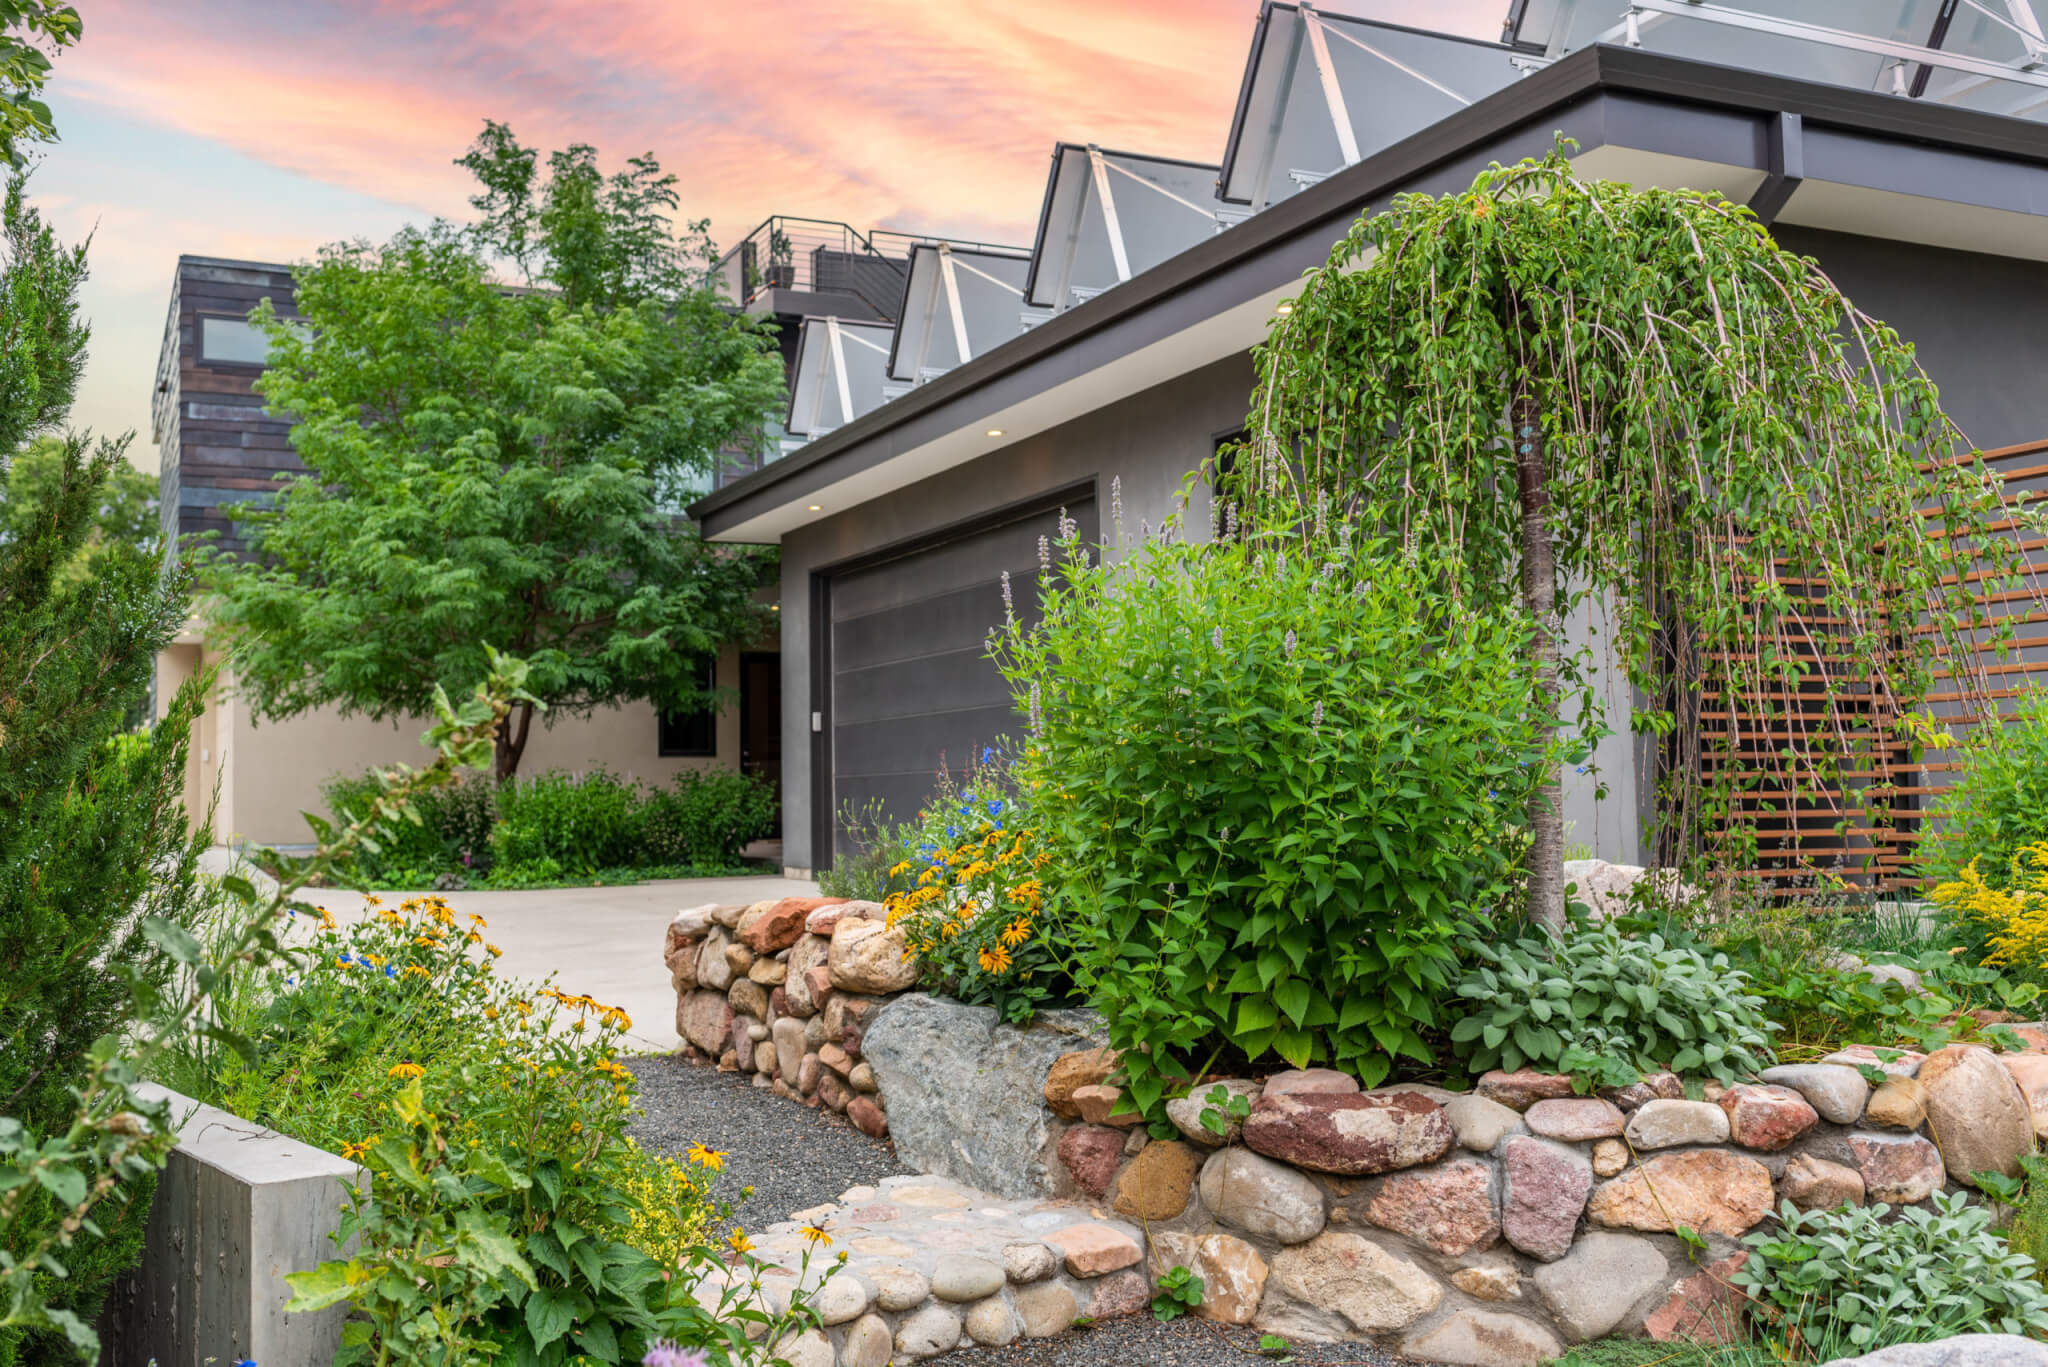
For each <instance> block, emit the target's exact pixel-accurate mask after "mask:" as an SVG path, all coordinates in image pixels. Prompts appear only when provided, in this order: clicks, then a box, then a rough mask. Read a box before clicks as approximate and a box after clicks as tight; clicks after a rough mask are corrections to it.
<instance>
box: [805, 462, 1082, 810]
mask: <svg viewBox="0 0 2048 1367" xmlns="http://www.w3.org/2000/svg"><path fill="white" fill-rule="evenodd" d="M1061 506H1062V504H1061V503H1060V502H1049V503H1047V504H1040V505H1035V506H1033V507H1030V508H1028V509H1023V510H1020V511H1019V512H1017V513H1016V514H1015V515H1014V516H1009V517H1004V518H1001V519H999V520H997V521H995V522H993V523H992V524H991V523H982V524H980V525H977V526H975V527H973V528H971V529H967V530H963V531H961V532H959V533H957V534H953V535H950V536H946V537H944V538H941V539H937V540H934V541H931V542H926V543H923V544H921V545H916V546H912V547H909V548H907V549H905V550H903V551H901V552H899V553H894V554H891V555H890V556H888V557H887V558H885V559H882V560H880V561H877V562H874V563H868V564H862V565H859V566H857V567H854V568H850V569H848V570H845V571H841V572H838V573H834V574H833V575H831V576H830V577H829V579H828V580H827V592H826V594H825V598H826V606H827V611H828V620H829V623H830V637H829V652H828V653H829V670H830V688H831V694H830V701H831V705H830V707H829V709H827V714H828V716H827V720H826V723H825V724H826V734H827V736H828V737H829V752H830V753H829V756H828V761H829V764H830V768H831V774H832V781H831V784H830V785H829V789H828V790H829V791H830V792H831V794H832V809H831V810H832V814H834V815H836V814H837V813H841V812H844V811H845V810H846V809H847V805H848V804H849V803H850V804H852V806H853V807H854V808H855V809H857V810H858V809H863V808H865V807H866V806H867V804H869V803H870V802H880V803H881V804H882V808H883V810H884V811H885V812H886V813H887V814H888V815H889V817H890V818H891V819H893V820H899V821H900V820H907V819H908V818H909V817H910V816H911V815H913V814H914V813H915V812H916V811H917V809H918V807H919V806H920V805H921V804H922V803H923V802H924V800H925V799H926V798H927V797H929V796H930V794H931V790H932V783H933V780H934V776H935V775H936V774H937V772H938V769H939V766H940V764H941V763H944V764H946V765H948V766H949V767H950V768H951V769H952V771H953V772H954V773H956V774H957V773H958V772H959V770H960V768H961V765H962V762H963V761H965V760H967V759H968V758H969V757H970V756H973V755H975V754H978V753H980V751H981V748H982V747H983V746H985V745H988V744H991V743H992V742H994V741H996V740H998V739H1000V738H1002V737H1005V736H1007V737H1010V738H1012V739H1015V738H1017V737H1019V736H1020V734H1021V732H1022V730H1023V721H1022V719H1021V718H1020V717H1019V716H1018V715H1017V714H1016V712H1015V710H1014V709H1013V708H1012V706H1011V702H1010V692H1009V686H1008V685H1007V684H1005V683H1004V682H1003V676H1002V674H1001V673H1000V672H999V671H998V670H997V669H996V667H995V665H994V664H993V663H991V662H990V661H989V660H988V658H987V657H986V655H985V654H984V652H983V642H984V639H985V638H986V637H987V635H988V630H989V628H990V627H992V626H995V625H998V624H999V623H1000V622H1001V621H1002V619H1003V593H1002V574H1003V571H1005V570H1008V571H1009V572H1010V580H1011V584H1012V586H1013V587H1012V593H1013V597H1014V600H1015V602H1016V607H1017V613H1018V615H1019V616H1020V617H1023V618H1025V619H1026V620H1029V619H1030V618H1031V617H1033V616H1035V615H1036V612H1037V590H1036V587H1035V585H1036V577H1037V573H1038V539H1039V537H1041V536H1046V537H1054V536H1057V534H1058V526H1059V516H1060V507H1061ZM1064 506H1065V508H1066V510H1067V515H1068V516H1069V517H1071V518H1073V519H1074V520H1075V522H1077V523H1078V524H1079V526H1080V531H1081V535H1082V537H1083V538H1084V539H1085V540H1087V541H1089V542H1091V543H1092V542H1094V541H1095V540H1096V539H1097V537H1096V519H1095V503H1094V496H1093V494H1092V492H1087V491H1082V492H1079V493H1073V492H1070V493H1069V494H1068V495H1067V496H1066V498H1065V500H1064ZM820 788H821V790H827V789H826V785H822V784H821V785H820ZM820 815H821V816H823V815H824V814H822V813H821V814H820ZM838 824H839V823H837V822H836V821H835V822H834V828H835V830H836V829H837V828H838ZM844 841H845V834H844V832H843V831H840V832H839V836H838V840H837V842H836V843H837V844H838V845H840V846H843V844H844Z"/></svg>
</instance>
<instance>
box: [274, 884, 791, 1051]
mask: <svg viewBox="0 0 2048 1367" xmlns="http://www.w3.org/2000/svg"><path fill="white" fill-rule="evenodd" d="M378 895H379V896H381V897H382V898H383V899H384V900H385V901H387V902H399V901H403V900H404V899H405V898H406V897H407V896H409V895H411V894H407V893H392V892H387V893H380V894H378ZM441 895H442V896H443V897H445V898H447V899H448V905H449V907H451V908H452V909H453V910H454V912H455V914H456V915H457V916H468V915H470V914H471V913H474V914H476V915H478V916H481V917H483V918H484V920H485V922H487V923H488V929H487V930H486V932H485V935H486V938H488V939H489V940H490V942H491V943H492V944H494V945H497V946H498V947H499V948H500V949H502V950H504V951H505V956H504V957H503V958H502V959H500V960H499V961H498V969H499V971H500V972H502V973H506V974H509V975H511V976H512V977H516V978H528V979H532V980H533V981H536V982H538V981H540V980H541V979H543V978H545V977H547V976H548V975H549V974H551V973H552V974H553V975H554V977H555V985H556V986H557V987H559V988H561V989H562V990H563V991H564V992H580V993H585V994H587V995H589V996H592V997H595V998H597V999H598V1000H599V1001H601V1002H603V1003H605V1004H606V1005H607V1006H616V1007H619V1008H621V1009H622V1010H624V1011H625V1013H626V1014H627V1015H629V1016H631V1017H632V1018H633V1028H632V1029H631V1030H630V1031H629V1032H627V1041H628V1047H629V1048H632V1049H639V1050H660V1051H662V1052H667V1051H669V1050H672V1049H674V1048H675V1047H676V1046H677V1044H678V1043H679V1042H680V1041H679V1040H678V1038H677V1036H676V994H675V989H674V988H673V987H672V986H670V984H669V977H668V969H667V967H666V966H664V965H663V963H662V962H661V939H662V934H663V932H665V931H666V930H667V929H668V923H669V918H670V917H672V916H674V915H675V914H676V912H677V911H679V910H681V909H682V908H684V907H694V906H701V905H703V904H704V903H706V902H759V901H763V900H765V899H767V898H770V897H816V896H817V895H818V885H817V884H816V883H809V882H804V881H802V880H800V879H794V878H768V877H762V878H672V879H666V880H663V881H660V882H654V883H640V884H636V885H634V886H632V887H625V888H552V889H546V890H543V891H539V892H481V891H478V892H445V893H442V894H441ZM304 896H305V897H306V899H307V900H308V901H311V902H313V903H316V904H318V905H321V906H325V907H326V908H327V909H328V910H329V911H331V912H333V913H334V915H335V916H337V917H339V918H342V919H351V918H355V917H359V916H361V915H362V909H363V897H362V894H361V893H355V892H344V891H341V890H339V889H334V888H328V889H317V888H309V889H308V890H307V891H306V893H305V894H304Z"/></svg>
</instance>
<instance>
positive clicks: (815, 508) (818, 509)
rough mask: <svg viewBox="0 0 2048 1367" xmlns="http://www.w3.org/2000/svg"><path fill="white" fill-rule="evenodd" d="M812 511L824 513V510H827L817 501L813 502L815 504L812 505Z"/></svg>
mask: <svg viewBox="0 0 2048 1367" xmlns="http://www.w3.org/2000/svg"><path fill="white" fill-rule="evenodd" d="M811 511H812V512H814V513H822V512H824V511H825V509H824V507H823V505H821V504H817V503H813V504H812V505H811Z"/></svg>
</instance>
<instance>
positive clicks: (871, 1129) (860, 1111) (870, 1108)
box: [846, 1096, 889, 1139]
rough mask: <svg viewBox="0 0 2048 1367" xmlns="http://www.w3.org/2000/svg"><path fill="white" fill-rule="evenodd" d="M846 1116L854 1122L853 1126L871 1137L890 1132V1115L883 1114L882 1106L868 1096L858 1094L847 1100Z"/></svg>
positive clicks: (875, 1137)
mask: <svg viewBox="0 0 2048 1367" xmlns="http://www.w3.org/2000/svg"><path fill="white" fill-rule="evenodd" d="M846 1118H847V1119H848V1120H851V1121H852V1122H853V1128H855V1129H856V1130H859V1131H860V1132H861V1133H862V1134H864V1135H866V1136H867V1137H868V1138H870V1139H880V1138H881V1137H882V1136H883V1135H885V1134H887V1133H889V1117H888V1116H886V1115H884V1114H882V1108H881V1107H880V1106H877V1105H876V1104H875V1103H874V1101H873V1100H872V1099H870V1098H868V1097H864V1096H857V1097H855V1098H854V1099H853V1100H851V1101H849V1102H847V1103H846Z"/></svg>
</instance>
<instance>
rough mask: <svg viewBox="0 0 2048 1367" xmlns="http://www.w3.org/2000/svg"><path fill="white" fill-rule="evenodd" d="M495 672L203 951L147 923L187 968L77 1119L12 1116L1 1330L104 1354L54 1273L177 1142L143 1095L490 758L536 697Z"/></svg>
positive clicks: (246, 887)
mask: <svg viewBox="0 0 2048 1367" xmlns="http://www.w3.org/2000/svg"><path fill="white" fill-rule="evenodd" d="M51 563H54V560H53V561H52V562H51ZM490 667H491V672H490V674H489V676H488V677H487V678H486V679H485V680H484V682H482V683H480V684H479V685H478V686H477V691H476V695H475V696H474V697H473V698H471V699H470V700H469V701H467V702H465V703H463V704H462V705H461V706H459V707H457V706H454V705H451V704H450V703H449V701H448V699H447V696H446V695H445V694H437V695H436V697H435V698H434V701H433V710H434V715H435V717H436V721H435V723H434V725H433V726H432V727H431V728H430V729H429V730H428V732H427V743H428V745H429V746H431V747H432V748H434V749H435V750H436V751H437V752H438V757H437V758H436V759H435V760H434V762H433V763H432V764H430V765H428V766H427V767H426V768H425V769H424V770H421V771H418V772H411V771H408V770H406V769H404V768H403V767H402V766H400V767H394V768H393V769H392V770H390V771H388V772H387V775H386V779H387V782H386V788H385V792H384V794H383V796H382V797H381V798H380V799H379V800H377V801H376V802H374V803H372V804H371V806H370V808H369V809H368V810H367V811H366V812H365V813H364V814H363V815H362V817H360V818H359V819H358V820H357V821H355V822H353V823H351V824H350V825H349V826H347V827H346V828H344V829H340V830H337V829H336V828H334V827H333V826H331V825H330V824H328V823H327V822H326V821H324V820H323V819H321V818H319V817H311V818H310V820H311V822H312V824H313V827H314V832H315V835H316V837H317V838H318V841H319V843H318V845H317V846H316V847H315V849H314V851H313V852H312V853H311V854H310V855H304V856H294V855H285V854H280V853H278V852H276V851H265V852H263V853H262V856H261V859H262V864H263V871H264V872H265V873H266V874H267V875H268V877H269V879H270V880H271V891H269V892H268V893H263V892H259V891H258V890H257V888H256V886H255V885H254V884H253V883H252V882H251V881H250V880H249V879H248V878H246V877H243V876H241V875H239V874H232V875H229V876H227V877H224V878H222V879H221V880H220V882H219V887H220V890H221V892H222V893H223V894H224V895H225V896H226V897H229V898H232V899H233V901H234V903H236V904H237V906H236V909H235V911H234V912H233V913H232V915H231V917H230V919H229V920H228V922H227V924H226V926H225V928H224V929H223V930H222V932H221V934H219V936H218V937H217V938H216V939H215V941H214V943H213V944H211V945H203V944H202V943H201V942H200V940H199V938H198V937H197V936H195V935H194V934H193V933H192V932H191V930H190V929H188V928H187V927H185V926H183V925H180V924H178V923H177V922H176V921H174V920H170V919H167V918H165V917H163V916H159V915H144V916H143V917H142V918H141V920H140V922H139V927H138V928H139V929H140V931H141V933H142V934H143V936H144V937H146V938H147V939H148V940H149V941H150V942H151V943H152V944H154V945H156V946H157V947H158V948H159V949H161V950H162V951H163V953H164V954H165V955H167V956H168V957H169V958H170V959H171V960H172V961H174V963H175V964H176V971H175V972H174V973H173V974H172V975H171V976H170V978H169V980H168V981H166V982H163V983H156V982H152V981H150V980H149V979H148V978H147V977H138V978H136V979H135V980H134V985H135V989H136V992H135V997H134V999H133V1002H132V1005H131V1007H130V1012H129V1015H128V1018H127V1019H125V1020H123V1021H121V1022H120V1023H119V1024H117V1026H116V1027H115V1028H114V1029H112V1030H110V1031H109V1032H108V1033H106V1034H104V1035H101V1036H100V1037H99V1038H98V1039H97V1040H95V1041H94V1042H93V1044H92V1047H91V1049H90V1050H89V1052H88V1054H87V1056H86V1057H85V1058H84V1059H82V1060H79V1061H78V1062H77V1063H76V1064H75V1065H74V1066H73V1067H72V1068H71V1070H70V1082H69V1087H70V1095H71V1104H70V1106H69V1107H68V1108H67V1110H66V1112H65V1113H64V1114H62V1115H60V1116H58V1117H56V1118H54V1119H52V1120H47V1121H46V1120H44V1119H42V1118H38V1117H29V1118H24V1117H22V1116H19V1115H14V1114H0V1335H9V1336H13V1335H19V1334H23V1333H29V1332H40V1331H51V1330H54V1331H56V1332H59V1333H61V1334H63V1335H64V1336H65V1338H66V1339H68V1340H69V1342H70V1344H71V1346H72V1348H73V1349H74V1350H75V1351H76V1354H77V1356H78V1357H79V1358H80V1359H81V1360H86V1361H90V1360H93V1359H94V1358H96V1357H97V1355H98V1352H99V1343H98V1337H97V1335H95V1333H94V1332H93V1329H92V1326H91V1325H90V1324H89V1323H88V1322H87V1321H86V1319H85V1317H84V1316H83V1315H81V1314H79V1313H78V1312H77V1311H76V1310H74V1309H72V1308H71V1307H69V1306H67V1305H65V1304H63V1303H62V1302H61V1301H60V1300H54V1299H53V1298H52V1296H51V1295H50V1294H49V1293H48V1291H47V1289H46V1288H47V1285H48V1283H47V1280H46V1279H47V1278H52V1277H58V1278H61V1277H62V1276H63V1275H64V1274H65V1272H66V1271H67V1270H68V1269H67V1268H66V1265H65V1264H66V1260H67V1259H69V1258H71V1257H72V1249H73V1247H74V1246H75V1245H76V1243H77V1242H78V1237H79V1236H80V1235H81V1234H83V1235H86V1236H88V1237H95V1238H96V1237H99V1235H100V1233H101V1230H102V1226H101V1224H100V1222H99V1220H100V1217H102V1216H105V1215H106V1214H107V1213H108V1212H109V1211H114V1210H117V1209H118V1203H119V1202H120V1200H121V1197H122V1194H123V1193H124V1192H132V1191H133V1190H134V1189H135V1188H136V1185H137V1184H138V1183H141V1182H144V1181H147V1180H148V1179H149V1178H150V1177H151V1176H152V1175H153V1174H154V1173H155V1172H156V1171H157V1169H158V1168H159V1167H160V1166H161V1165H162V1163H163V1161H164V1158H165V1157H166V1155H168V1153H169V1152H170V1150H171V1148H172V1146H173V1145H174V1143H175V1142H176V1133H175V1130H174V1121H173V1117H172V1116H171V1114H170V1111H169V1105H168V1103H167V1102H166V1101H163V1100H161V1099H159V1100H150V1099H147V1098H145V1097H143V1096H142V1095H140V1094H138V1092H137V1090H136V1089H137V1087H138V1086H139V1084H140V1083H141V1081H142V1079H143V1078H144V1077H145V1076H148V1075H151V1074H153V1073H154V1071H155V1069H156V1066H157V1064H158V1063H159V1062H161V1061H163V1060H165V1059H167V1058H169V1057H170V1056H172V1054H173V1053H174V1052H175V1051H178V1050H180V1049H183V1048H185V1047H187V1046H189V1045H190V1044H191V1042H192V1041H193V1040H194V1039H195V1038H204V1039H212V1040H215V1041H218V1042H221V1043H224V1044H232V1042H233V1037H232V1035H231V1034H230V1032H228V1031H227V1030H226V1029H225V1028H224V1027H223V1026H222V1025H221V1024H220V1023H219V1021H218V1020H217V1019H216V1018H215V1017H214V1015H213V1012H212V1006H213V1004H214V999H215V996H216V994H217V993H218V992H219V990H220V989H221V987H222V985H223V984H224V983H225V982H227V981H229V980H231V979H232V978H233V977H234V976H235V974H236V973H237V972H238V971H240V970H244V969H246V968H247V967H248V966H249V965H251V964H256V963H264V962H268V961H270V960H271V959H273V958H275V957H276V956H278V955H280V954H282V953H285V952H286V951H285V949H284V946H283V938H284V937H283V934H282V931H283V929H284V924H285V922H286V921H287V920H288V919H289V918H290V917H291V916H293V915H295V914H298V913H302V912H303V913H307V914H317V911H316V909H315V908H313V907H311V906H308V905H307V904H305V903H304V902H302V901H299V900H298V897H297V894H298V892H299V890H300V889H302V888H304V887H305V886H307V884H309V883H310V882H312V881H314V880H316V879H328V878H332V877H333V876H335V875H336V873H337V872H338V870H339V868H340V866H341V865H342V864H343V863H344V862H345V861H346V860H347V859H348V858H349V857H350V856H351V855H352V854H353V853H354V851H355V849H356V847H357V846H358V845H360V844H363V843H364V842H368V841H373V840H374V839H375V836H374V834H373V832H374V831H376V830H377V829H379V828H380V827H382V826H384V825H386V824H388V823H390V822H393V821H398V820H405V819H408V814H409V813H410V811H411V801H412V798H413V796H414V795H415V794H416V793H419V792H423V791H426V790H428V789H431V788H434V787H436V786H439V785H440V784H443V783H446V782H447V781H448V780H449V779H450V778H451V777H452V776H453V775H454V774H455V772H456V771H457V770H458V769H460V768H462V767H464V766H465V765H467V766H474V765H477V764H480V763H487V762H488V761H489V758H490V755H491V749H492V738H493V737H494V736H495V735H496V733H497V731H498V729H499V727H500V725H501V723H502V722H503V720H504V718H505V716H506V714H507V713H508V712H509V711H510V710H511V708H512V706H513V704H514V703H515V702H518V701H522V700H526V699H525V695H523V694H522V693H521V691H520V674H521V669H522V667H521V665H520V663H519V662H518V661H516V660H506V659H503V658H501V657H498V656H496V655H495V654H494V655H492V656H491V657H490ZM22 734H24V733H21V732H12V731H10V732H8V733H7V743H8V744H9V745H10V746H12V745H13V744H15V743H16V741H15V737H17V736H20V735H22ZM11 1109H12V1107H11V1106H10V1110H11ZM43 1196H48V1197H49V1198H52V1199H53V1200H54V1201H55V1202H56V1205H57V1207H58V1210H59V1218H58V1219H56V1220H55V1221H51V1220H47V1219H38V1218H36V1215H35V1202H36V1201H38V1200H39V1199H41V1198H42V1197H43Z"/></svg>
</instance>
